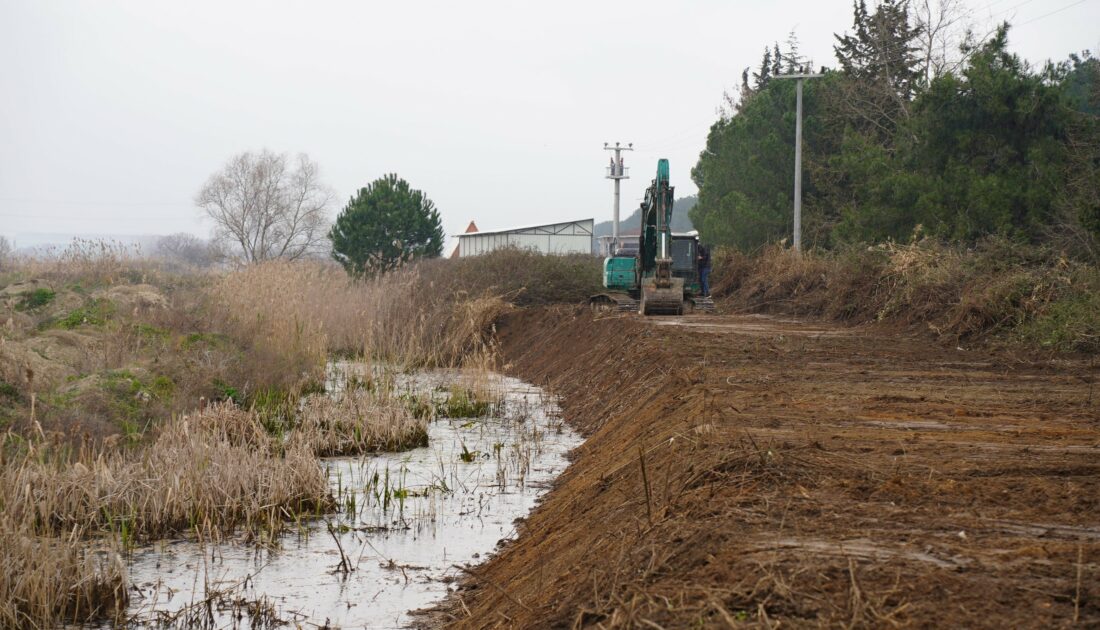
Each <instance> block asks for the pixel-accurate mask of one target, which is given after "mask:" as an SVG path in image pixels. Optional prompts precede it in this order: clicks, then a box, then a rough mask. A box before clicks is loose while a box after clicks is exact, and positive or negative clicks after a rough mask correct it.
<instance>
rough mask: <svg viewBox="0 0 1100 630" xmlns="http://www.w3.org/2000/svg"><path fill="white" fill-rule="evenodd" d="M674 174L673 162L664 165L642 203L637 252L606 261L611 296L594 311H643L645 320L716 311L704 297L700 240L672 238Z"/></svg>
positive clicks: (602, 297)
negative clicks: (698, 261) (671, 182)
mask: <svg viewBox="0 0 1100 630" xmlns="http://www.w3.org/2000/svg"><path fill="white" fill-rule="evenodd" d="M668 173H669V171H668V160H666V159H660V160H658V161H657V177H656V178H655V179H654V180H653V183H652V184H650V186H649V188H647V189H646V191H645V198H644V199H643V201H642V208H641V210H642V225H641V230H640V233H639V235H638V244H637V249H636V250H635V249H634V248H633V247H629V245H630V244H629V243H624V247H622V248H621V249H619V250H618V251H615V252H611V254H612V255H611V256H608V257H607V258H605V259H604V262H603V286H604V288H605V289H607V291H606V292H604V293H599V294H597V295H593V296H592V297H591V298H589V304H591V305H592V307H593V308H595V309H599V310H619V311H637V312H638V313H641V314H642V315H682V314H684V313H685V312H691V311H694V310H699V311H704V312H710V311H713V310H714V302H713V301H712V300H711V299H710V298H709V297H707V296H704V295H703V293H702V290H701V287H700V284H699V270H698V266H697V265H696V262H695V261H696V253H697V252H698V250H699V237H698V235H697V234H695V233H694V232H692V233H688V234H673V233H672V227H671V224H672V202H673V200H674V199H675V197H674V196H673V190H674V189H673V187H672V186H671V185H669V176H668Z"/></svg>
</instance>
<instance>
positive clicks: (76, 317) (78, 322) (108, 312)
mask: <svg viewBox="0 0 1100 630" xmlns="http://www.w3.org/2000/svg"><path fill="white" fill-rule="evenodd" d="M114 312H115V306H114V304H112V303H111V301H110V300H108V299H105V298H96V299H94V300H92V301H91V302H89V303H88V304H85V305H84V306H81V307H80V308H77V309H73V310H72V311H69V313H68V314H67V315H65V316H64V317H62V318H61V319H59V320H58V321H57V322H55V323H54V325H55V326H57V327H58V328H64V329H65V330H72V329H74V328H79V327H80V326H85V325H87V326H102V325H103V324H105V323H107V320H108V319H110V318H111V316H112V315H113V314H114Z"/></svg>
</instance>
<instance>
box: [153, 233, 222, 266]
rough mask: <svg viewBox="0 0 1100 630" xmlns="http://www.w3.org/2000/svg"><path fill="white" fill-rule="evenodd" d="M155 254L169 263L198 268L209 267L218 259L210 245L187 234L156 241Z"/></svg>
mask: <svg viewBox="0 0 1100 630" xmlns="http://www.w3.org/2000/svg"><path fill="white" fill-rule="evenodd" d="M156 254H157V256H159V257H161V258H163V259H165V260H167V261H169V262H173V263H178V264H183V265H189V266H192V267H199V268H203V267H209V266H211V265H213V264H214V263H215V262H217V260H218V258H219V255H218V252H217V249H216V247H214V245H213V244H212V243H210V242H207V241H204V240H203V239H201V238H199V237H197V236H195V235H194V234H189V233H187V232H179V233H177V234H169V235H168V236H162V237H160V238H159V239H157V244H156Z"/></svg>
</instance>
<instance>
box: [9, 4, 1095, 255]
mask: <svg viewBox="0 0 1100 630" xmlns="http://www.w3.org/2000/svg"><path fill="white" fill-rule="evenodd" d="M968 1H969V2H970V5H969V6H970V7H971V9H972V10H973V12H974V18H975V19H976V20H977V21H978V24H979V26H988V25H989V24H991V23H992V22H993V21H998V20H1002V19H1009V20H1010V21H1012V22H1013V23H1014V24H1015V25H1016V26H1015V28H1014V29H1013V31H1012V33H1011V36H1010V38H1011V48H1012V50H1014V51H1016V52H1018V53H1019V54H1021V55H1022V56H1024V57H1025V58H1027V59H1029V60H1031V61H1033V62H1041V61H1043V60H1046V59H1049V58H1054V59H1064V58H1065V57H1066V56H1067V55H1068V54H1069V53H1070V52H1073V51H1080V50H1082V49H1092V50H1096V49H1097V48H1100V0H1037V1H1036V0H968ZM869 4H870V2H869ZM850 25H851V3H850V1H849V0H828V1H809V0H804V1H773V2H734V1H718V0H712V1H706V0H700V1H696V2H670V1H668V0H664V1H662V2H650V1H642V2H639V1H630V2H593V1H587V2H573V1H561V0H558V1H555V2H549V1H543V2H537V3H535V2H506V1H501V2H476V1H468V2H454V1H440V2H427V1H423V2H417V1H403V2H399V1H396V0H394V1H390V2H362V1H361V2H350V1H349V2H320V1H313V2H289V1H282V2H278V1H266V2H231V1H228V0H220V1H218V2H199V1H194V0H189V1H187V2H151V1H146V0H134V1H132V2H120V1H94V2H93V1H91V0H88V1H86V2H67V1H63V0H56V1H55V0H49V1H47V0H24V1H17V0H0V59H2V61H0V234H5V235H7V236H8V237H16V238H23V239H28V238H29V236H28V235H29V234H30V233H81V234H108V233H109V234H166V233H171V232H177V231H188V232H193V233H196V234H201V235H205V234H206V233H207V232H208V230H209V225H207V224H205V223H203V222H202V221H201V220H200V218H199V211H198V210H197V209H196V208H195V207H194V204H193V202H192V200H193V198H194V195H195V192H196V191H197V190H198V189H199V187H200V186H201V185H202V183H203V182H204V181H205V180H206V178H207V177H208V176H209V175H210V174H211V173H212V172H213V171H215V170H217V169H218V168H219V167H220V166H221V165H222V164H224V162H225V161H226V160H227V159H228V158H229V157H230V156H231V155H233V154H235V153H238V152H241V151H245V150H249V149H252V150H258V149H263V148H268V149H271V150H273V151H277V152H290V153H297V152H305V153H308V154H309V155H310V156H311V157H312V158H313V159H314V160H316V161H317V162H318V163H319V164H320V166H321V169H322V173H323V176H324V179H325V181H326V182H327V183H328V184H329V185H330V186H331V187H332V188H334V189H335V190H336V192H337V199H338V203H337V204H336V205H334V207H333V208H332V211H333V213H334V214H335V212H336V211H338V210H339V208H340V207H342V206H343V204H344V202H346V200H347V198H348V196H349V195H351V194H352V193H353V192H354V190H355V189H357V188H359V187H361V186H363V185H366V184H367V183H368V182H370V181H372V180H373V179H375V178H377V177H379V176H381V175H383V174H385V173H388V172H396V173H397V174H399V175H400V176H401V177H404V178H405V179H407V180H408V181H409V182H410V183H411V184H412V185H413V186H414V187H416V188H420V189H422V190H424V191H425V192H426V193H427V194H428V196H429V197H430V198H432V199H433V200H434V201H435V202H436V205H437V206H438V208H439V209H440V211H441V213H442V215H443V223H444V228H445V230H446V231H447V233H448V235H451V234H454V233H456V232H461V231H462V230H463V229H464V228H465V226H466V224H467V223H468V222H469V221H470V220H471V219H476V220H477V223H478V225H479V226H480V227H482V229H492V228H501V227H508V226H512V225H522V224H530V223H539V222H544V221H554V220H560V219H574V218H588V217H594V218H595V219H596V220H597V221H599V220H604V219H607V218H610V215H611V183H610V182H609V181H608V180H605V179H603V175H604V171H603V167H604V165H605V164H606V162H607V159H608V156H607V154H606V153H605V152H604V151H603V150H602V146H603V143H604V142H612V143H613V142H615V141H621V142H623V143H626V142H633V143H634V146H635V147H636V148H637V150H636V151H634V152H633V153H632V154H627V164H628V165H629V166H631V167H632V169H633V170H632V173H633V175H634V177H633V178H632V179H630V180H628V181H626V182H624V189H623V211H624V214H626V213H628V212H630V211H631V210H632V209H633V207H634V206H636V205H637V200H638V199H639V198H640V197H641V195H642V191H643V190H644V188H645V185H646V184H647V183H648V179H649V178H650V177H651V174H650V173H651V171H653V170H655V161H656V159H657V158H659V157H667V158H669V160H670V162H671V168H672V180H673V184H674V185H675V186H676V187H677V194H678V195H685V194H690V193H693V192H695V189H694V186H693V185H692V183H691V181H690V179H689V177H688V175H689V171H690V169H691V166H692V165H693V164H694V162H695V160H696V157H697V156H698V153H699V151H700V150H701V149H702V147H703V145H704V142H705V139H706V133H707V130H708V128H709V126H710V125H711V123H712V122H713V121H714V120H715V118H716V110H717V107H718V106H719V105H720V104H721V102H722V93H723V91H724V90H728V89H732V88H733V86H734V85H735V84H736V83H737V82H738V80H739V76H740V73H741V70H742V69H743V68H744V67H745V66H755V65H756V64H757V63H758V62H759V59H760V54H761V51H762V48H763V46H764V45H765V44H769V43H771V42H774V41H776V40H779V41H780V42H782V41H784V40H786V38H787V34H788V33H789V32H790V31H792V30H793V31H795V32H796V33H797V35H798V37H799V39H800V41H801V45H802V52H803V53H804V54H806V55H808V56H810V57H812V58H813V59H814V61H815V63H816V64H818V65H821V64H825V65H834V60H833V55H832V48H831V45H832V41H833V40H832V34H833V33H834V32H838V33H839V32H843V31H844V30H845V29H847V28H849V27H850ZM792 106H793V104H792ZM20 244H26V243H20Z"/></svg>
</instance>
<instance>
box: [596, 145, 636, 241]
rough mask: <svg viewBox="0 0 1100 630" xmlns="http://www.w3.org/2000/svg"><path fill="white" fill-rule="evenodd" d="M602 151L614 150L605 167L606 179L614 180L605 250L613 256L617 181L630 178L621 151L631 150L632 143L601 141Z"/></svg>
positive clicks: (616, 238)
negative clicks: (613, 200) (623, 144)
mask: <svg viewBox="0 0 1100 630" xmlns="http://www.w3.org/2000/svg"><path fill="white" fill-rule="evenodd" d="M603 148H604V151H614V152H615V156H614V157H612V158H611V165H610V166H608V167H607V179H611V180H614V181H615V206H614V211H613V212H614V214H613V215H612V217H613V220H612V222H611V249H610V251H608V252H607V255H608V256H614V255H615V250H617V249H618V248H619V181H620V180H623V179H630V169H629V168H625V167H624V166H623V158H622V154H621V152H622V151H633V150H634V143H633V142H631V143H629V144H627V145H626V146H625V147H623V146H619V143H618V142H616V143H615V146H610V145H608V143H606V142H605V143H603Z"/></svg>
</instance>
